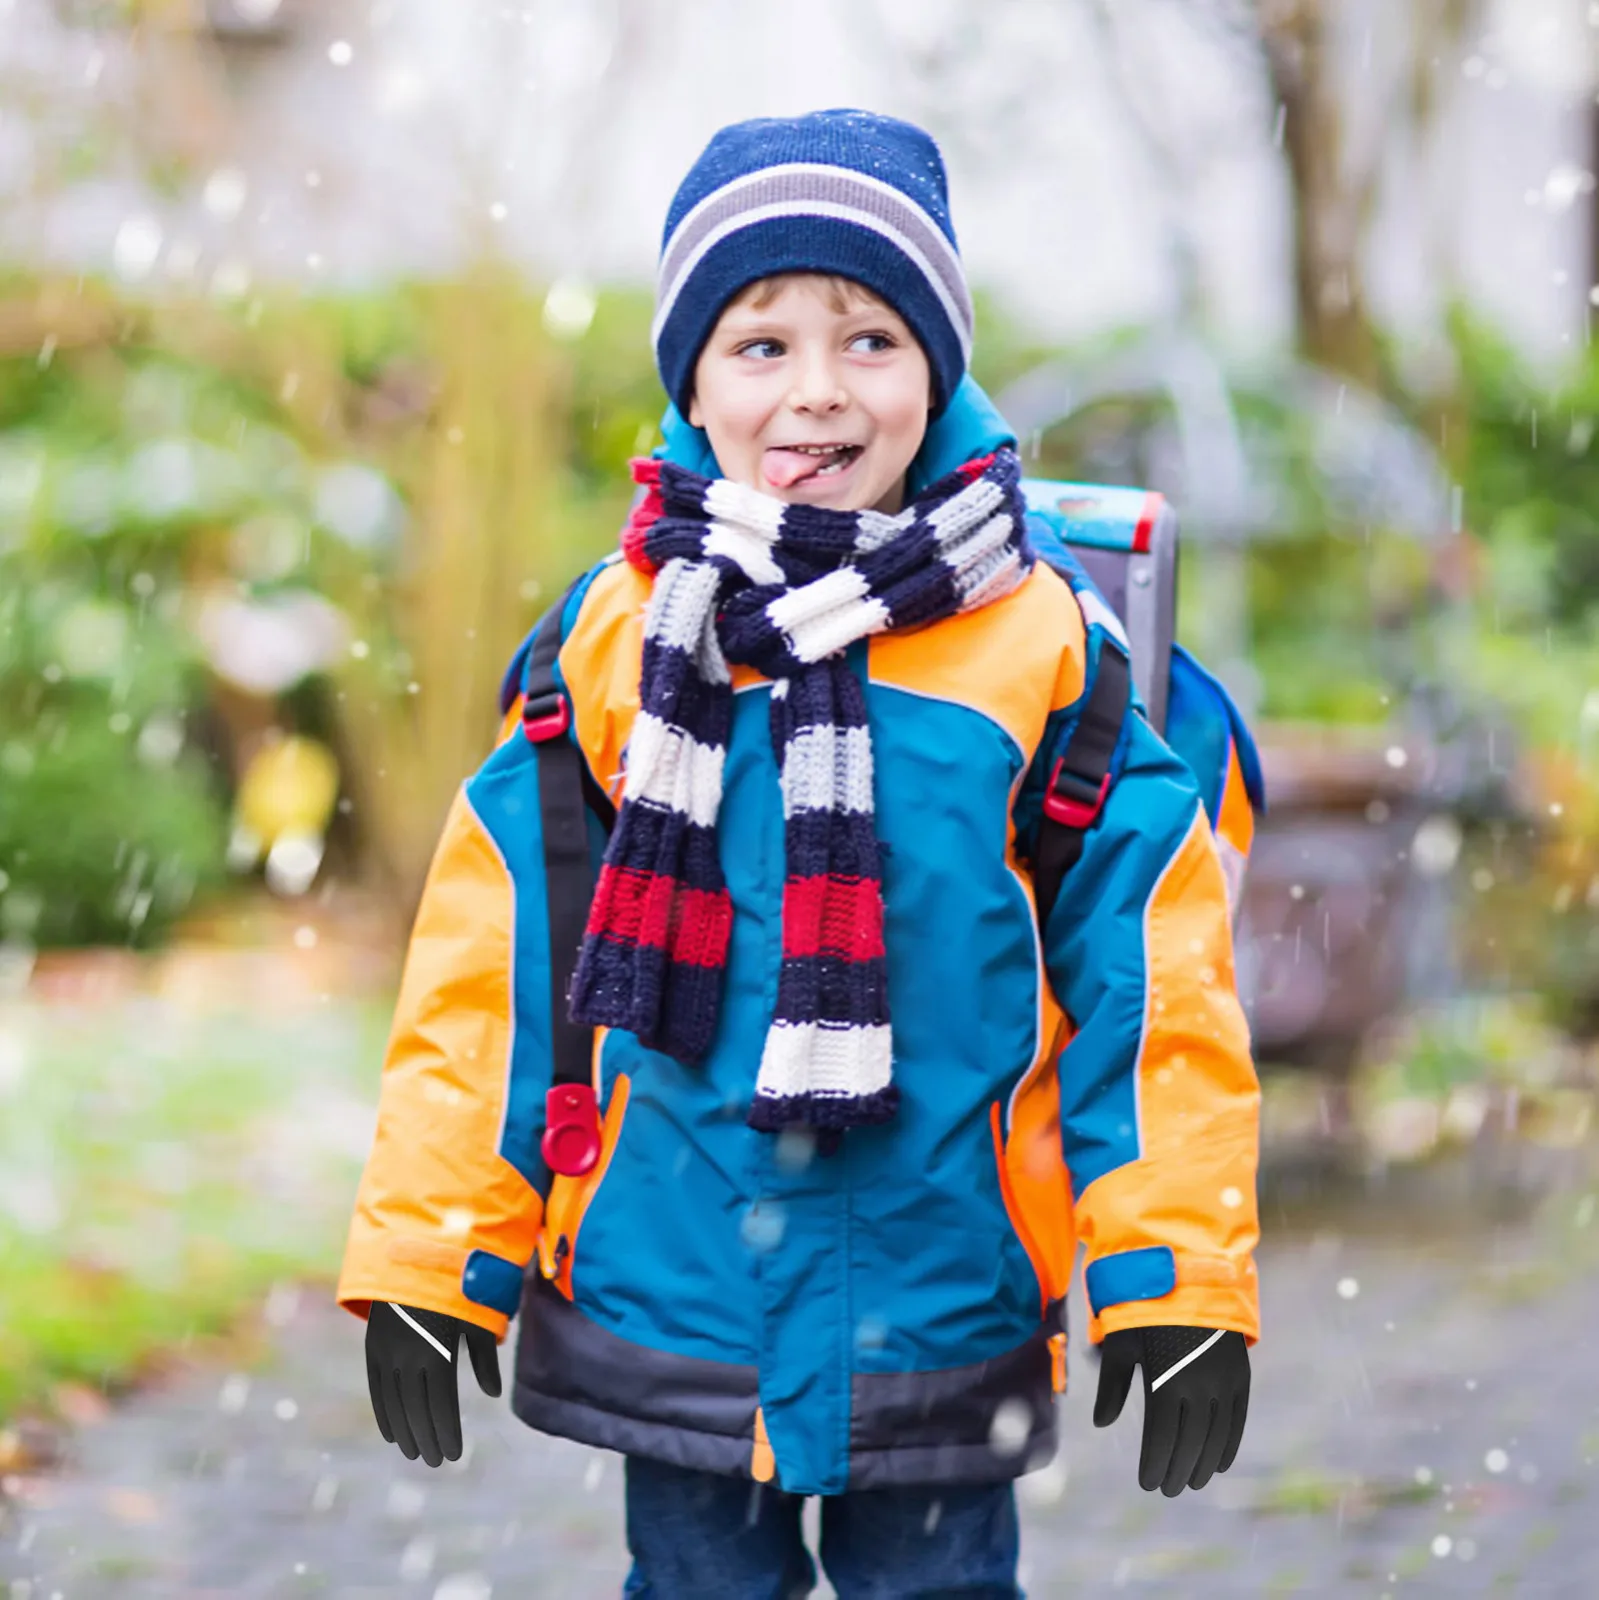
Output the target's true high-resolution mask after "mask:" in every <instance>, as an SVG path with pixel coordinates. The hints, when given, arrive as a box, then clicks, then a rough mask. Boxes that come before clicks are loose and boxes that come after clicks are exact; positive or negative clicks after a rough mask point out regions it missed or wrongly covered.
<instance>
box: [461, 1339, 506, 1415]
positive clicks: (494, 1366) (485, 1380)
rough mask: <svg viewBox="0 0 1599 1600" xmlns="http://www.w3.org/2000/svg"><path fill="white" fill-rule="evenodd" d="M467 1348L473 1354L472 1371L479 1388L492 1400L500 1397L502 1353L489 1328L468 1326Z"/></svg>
mask: <svg viewBox="0 0 1599 1600" xmlns="http://www.w3.org/2000/svg"><path fill="white" fill-rule="evenodd" d="M466 1348H467V1349H468V1350H469V1351H470V1352H471V1356H472V1371H473V1372H474V1373H476V1374H477V1386H478V1388H480V1389H481V1390H482V1391H483V1392H484V1394H486V1395H487V1396H488V1397H489V1398H490V1399H491V1400H498V1399H499V1397H500V1352H499V1347H498V1345H497V1343H496V1341H495V1338H494V1335H493V1334H492V1333H490V1332H489V1330H488V1329H487V1328H478V1327H473V1326H470V1325H469V1326H468V1327H467V1330H466Z"/></svg>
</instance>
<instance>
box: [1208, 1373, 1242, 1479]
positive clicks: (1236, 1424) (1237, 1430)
mask: <svg viewBox="0 0 1599 1600" xmlns="http://www.w3.org/2000/svg"><path fill="white" fill-rule="evenodd" d="M1248 1416H1249V1385H1248V1384H1247V1383H1246V1384H1245V1385H1244V1387H1243V1388H1242V1389H1241V1390H1240V1391H1239V1393H1238V1394H1237V1395H1236V1396H1234V1398H1233V1417H1232V1427H1231V1428H1230V1430H1229V1431H1228V1434H1227V1448H1226V1449H1225V1450H1223V1451H1222V1453H1221V1461H1220V1463H1219V1464H1218V1465H1217V1468H1216V1470H1217V1471H1218V1472H1225V1471H1226V1470H1227V1469H1228V1468H1229V1467H1230V1466H1231V1465H1232V1464H1233V1457H1234V1456H1236V1455H1237V1454H1238V1446H1239V1445H1240V1444H1242V1443H1243V1438H1244V1421H1245V1419H1246V1418H1247V1417H1248Z"/></svg>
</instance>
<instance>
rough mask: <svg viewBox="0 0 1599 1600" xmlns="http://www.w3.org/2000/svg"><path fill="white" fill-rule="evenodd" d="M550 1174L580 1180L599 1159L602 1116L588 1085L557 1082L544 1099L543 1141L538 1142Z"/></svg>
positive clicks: (592, 1090)
mask: <svg viewBox="0 0 1599 1600" xmlns="http://www.w3.org/2000/svg"><path fill="white" fill-rule="evenodd" d="M539 1149H540V1151H541V1152H542V1153H543V1156H544V1164H545V1166H547V1167H548V1168H549V1169H550V1171H551V1172H559V1173H561V1174H562V1175H563V1176H565V1177H568V1178H581V1177H582V1176H583V1174H584V1173H585V1172H590V1171H592V1170H593V1167H594V1163H595V1162H596V1161H598V1160H599V1159H600V1113H599V1110H598V1108H597V1107H596V1106H595V1103H594V1089H593V1086H592V1085H591V1084H587V1083H558V1084H556V1086H555V1087H554V1088H553V1089H551V1090H550V1092H549V1093H548V1094H547V1095H545V1097H544V1138H543V1139H542V1140H541V1141H540V1143H539Z"/></svg>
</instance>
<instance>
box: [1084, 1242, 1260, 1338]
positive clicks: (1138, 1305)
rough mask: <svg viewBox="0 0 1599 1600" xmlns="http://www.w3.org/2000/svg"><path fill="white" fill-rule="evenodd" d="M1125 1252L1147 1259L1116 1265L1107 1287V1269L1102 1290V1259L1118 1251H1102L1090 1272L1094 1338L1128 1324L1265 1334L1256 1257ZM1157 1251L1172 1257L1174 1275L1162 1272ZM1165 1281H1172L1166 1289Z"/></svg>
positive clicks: (1090, 1323) (1106, 1260) (1250, 1335)
mask: <svg viewBox="0 0 1599 1600" xmlns="http://www.w3.org/2000/svg"><path fill="white" fill-rule="evenodd" d="M1122 1256H1123V1257H1126V1258H1139V1257H1141V1258H1144V1259H1143V1260H1126V1261H1125V1264H1118V1265H1113V1266H1111V1267H1110V1273H1111V1276H1110V1279H1109V1281H1110V1283H1111V1285H1112V1286H1113V1288H1112V1289H1111V1290H1104V1287H1103V1286H1104V1284H1105V1281H1106V1280H1105V1275H1104V1274H1100V1275H1099V1285H1100V1287H1101V1290H1102V1291H1103V1292H1101V1293H1099V1294H1097V1295H1096V1292H1095V1281H1094V1278H1093V1276H1092V1275H1093V1273H1094V1268H1095V1267H1097V1266H1099V1265H1100V1263H1101V1262H1104V1263H1117V1262H1118V1261H1119V1258H1118V1257H1117V1256H1102V1257H1100V1260H1099V1261H1098V1262H1095V1263H1093V1265H1091V1266H1090V1267H1089V1268H1088V1269H1087V1271H1086V1272H1085V1274H1084V1283H1085V1287H1086V1289H1087V1291H1088V1303H1089V1321H1088V1337H1089V1340H1090V1342H1091V1343H1093V1344H1098V1343H1099V1342H1100V1340H1102V1339H1103V1338H1104V1337H1105V1335H1106V1334H1107V1333H1118V1332H1120V1331H1121V1330H1122V1329H1123V1328H1157V1327H1163V1326H1169V1327H1187V1328H1227V1329H1230V1330H1232V1331H1234V1332H1236V1333H1241V1334H1243V1336H1244V1337H1245V1338H1246V1339H1247V1340H1248V1341H1249V1342H1250V1343H1251V1344H1254V1343H1255V1341H1256V1340H1257V1339H1258V1338H1259V1337H1260V1284H1259V1280H1258V1278H1257V1277H1256V1274H1255V1263H1254V1261H1253V1259H1251V1258H1249V1257H1245V1259H1244V1260H1242V1261H1234V1260H1232V1259H1228V1258H1217V1259H1211V1258H1207V1257H1187V1256H1181V1255H1174V1254H1173V1252H1171V1251H1170V1250H1165V1249H1161V1250H1158V1251H1157V1250H1147V1251H1146V1250H1129V1251H1125V1252H1123V1253H1122ZM1156 1256H1164V1257H1166V1258H1168V1260H1169V1261H1170V1263H1171V1267H1172V1269H1173V1271H1172V1278H1171V1279H1167V1278H1164V1277H1162V1275H1161V1273H1160V1270H1159V1268H1160V1263H1159V1262H1157V1261H1156V1260H1155V1259H1154V1258H1155V1257H1156ZM1173 1279H1174V1280H1175V1281H1172V1280H1173ZM1163 1283H1164V1284H1169V1285H1170V1286H1169V1287H1167V1288H1166V1290H1165V1292H1164V1293H1160V1292H1158V1291H1159V1290H1160V1289H1161V1287H1162V1285H1163ZM1116 1287H1119V1288H1122V1289H1129V1288H1132V1289H1136V1288H1139V1287H1142V1288H1143V1289H1144V1290H1145V1291H1146V1292H1145V1293H1142V1294H1136V1295H1134V1294H1127V1295H1125V1296H1124V1297H1123V1296H1116V1295H1115V1294H1114V1289H1115V1288H1116ZM1149 1291H1154V1292H1149Z"/></svg>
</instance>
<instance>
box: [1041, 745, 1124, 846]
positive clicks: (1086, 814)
mask: <svg viewBox="0 0 1599 1600" xmlns="http://www.w3.org/2000/svg"><path fill="white" fill-rule="evenodd" d="M1065 764H1066V757H1065V756H1062V757H1061V758H1060V759H1059V760H1058V761H1057V762H1056V763H1055V770H1054V771H1053V772H1052V773H1050V775H1049V787H1048V788H1047V789H1045V791H1044V815H1045V816H1046V817H1048V818H1049V820H1050V821H1051V822H1060V823H1064V824H1065V825H1066V826H1067V827H1068V828H1089V827H1092V826H1093V822H1094V818H1095V817H1097V816H1098V815H1099V813H1100V808H1101V807H1102V806H1103V805H1104V804H1105V795H1106V793H1107V792H1108V791H1109V789H1110V774H1109V773H1108V772H1107V773H1106V774H1105V776H1104V777H1103V778H1101V779H1100V780H1099V792H1098V793H1097V794H1096V795H1095V796H1094V798H1093V799H1092V800H1073V799H1070V798H1069V797H1067V796H1066V795H1063V794H1057V793H1056V792H1055V785H1056V784H1057V783H1058V782H1059V781H1060V770H1061V768H1062V767H1063V766H1065Z"/></svg>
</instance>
